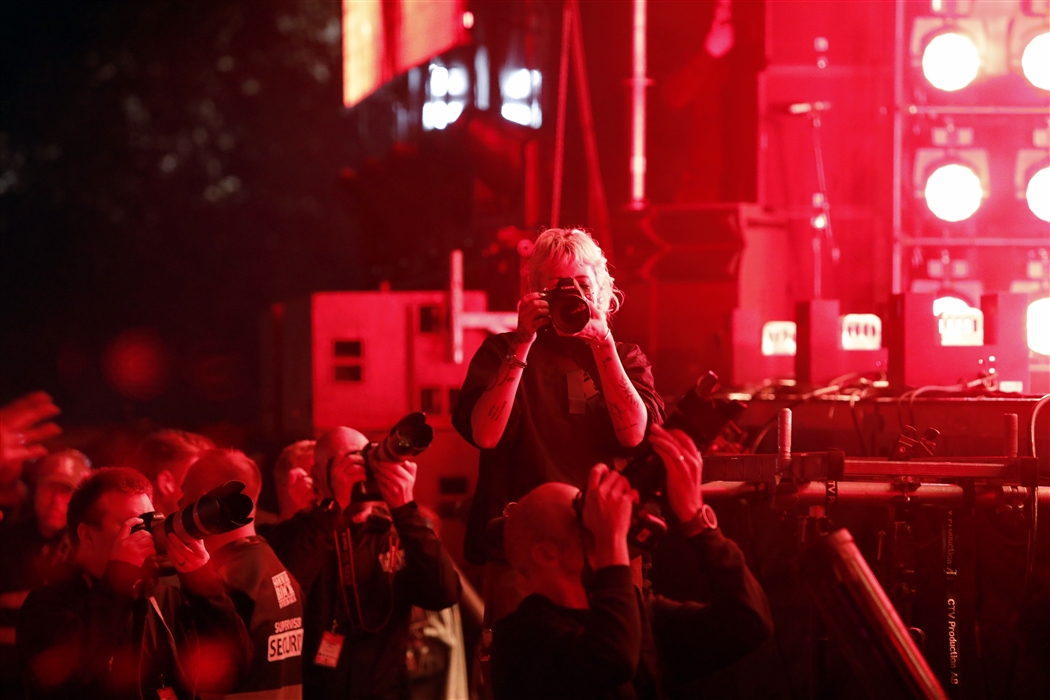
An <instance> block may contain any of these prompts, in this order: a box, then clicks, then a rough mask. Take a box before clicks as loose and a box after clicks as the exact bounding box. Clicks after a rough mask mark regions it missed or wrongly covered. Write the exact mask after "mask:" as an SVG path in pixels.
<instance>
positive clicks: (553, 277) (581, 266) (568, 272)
mask: <svg viewBox="0 0 1050 700" xmlns="http://www.w3.org/2000/svg"><path fill="white" fill-rule="evenodd" d="M563 277H571V278H573V279H574V280H576V282H577V284H579V285H580V289H581V290H583V295H584V296H585V297H587V299H588V300H589V301H590V302H591V303H592V304H595V305H597V306H599V307H600V306H601V304H600V303H599V299H598V296H599V291H600V290H599V289H598V280H597V278H596V277H595V275H594V266H592V265H588V264H586V263H577V262H573V261H572V260H568V259H561V260H557V259H555V260H551V261H549V262H548V263H547V264H546V265H544V266H543V268H541V270H540V289H539V290H537V291H545V290H548V289H554V287H556V286H557V285H558V280H560V279H561V278H563Z"/></svg>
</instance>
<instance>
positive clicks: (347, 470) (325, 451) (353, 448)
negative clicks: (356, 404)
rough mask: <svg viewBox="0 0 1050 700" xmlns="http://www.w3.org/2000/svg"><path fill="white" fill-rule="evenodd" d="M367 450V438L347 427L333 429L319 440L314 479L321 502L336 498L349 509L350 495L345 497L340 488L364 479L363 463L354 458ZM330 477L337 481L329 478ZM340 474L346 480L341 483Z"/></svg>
mask: <svg viewBox="0 0 1050 700" xmlns="http://www.w3.org/2000/svg"><path fill="white" fill-rule="evenodd" d="M367 446H368V438H367V437H365V436H364V434H363V433H361V432H359V431H357V430H354V429H353V428H347V427H344V426H339V427H337V428H332V429H331V430H329V431H327V432H324V433H322V434H321V436H320V437H318V438H317V444H316V445H315V446H314V467H313V478H314V486H315V487H316V488H317V489H318V491H319V493H320V494H321V497H322V498H335V499H336V500H337V501H339V504H340V505H341V506H343V507H344V508H345V507H346V505H347V503H349V491H348V490H347V491H346V493H345V494H344V493H342V491H343V489H342V488H341V487H342V486H345V485H346V482H348V481H349V482H354V481H361V480H363V479H364V476H365V473H364V462H363V460H360V459H353V457H354V456H356V455H358V454H359V453H360V452H361V450H363V449H364V448H365V447H367ZM333 470H334V471H333ZM330 474H334V475H335V476H336V477H337V478H330ZM340 474H341V475H342V476H343V477H345V478H344V479H343V480H342V482H341V480H340V479H339V478H338V477H339V475H340ZM351 485H352V483H351ZM333 489H335V491H336V492H335V493H333ZM344 497H345V501H346V502H345V503H344Z"/></svg>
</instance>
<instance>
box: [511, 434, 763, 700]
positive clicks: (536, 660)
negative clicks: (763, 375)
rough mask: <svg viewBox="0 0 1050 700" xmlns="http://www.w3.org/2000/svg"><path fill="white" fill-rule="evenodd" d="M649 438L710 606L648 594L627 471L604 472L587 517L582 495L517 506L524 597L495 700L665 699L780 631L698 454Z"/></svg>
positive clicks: (546, 492)
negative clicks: (705, 484)
mask: <svg viewBox="0 0 1050 700" xmlns="http://www.w3.org/2000/svg"><path fill="white" fill-rule="evenodd" d="M650 440H651V442H652V444H653V447H654V448H655V450H656V452H657V453H658V454H659V455H660V457H661V458H662V459H663V462H664V465H665V467H666V469H667V491H668V497H669V501H670V505H671V510H672V511H673V512H674V514H675V516H676V517H677V518H678V520H679V522H681V523H683V525H682V530H683V533H684V534H685V535H686V537H687V539H688V542H689V544H690V546H691V548H692V549H693V552H694V554H695V556H696V557H697V561H698V564H699V566H700V570H701V571H702V572H703V573H704V574H705V575H706V579H707V583H708V586H709V588H710V591H711V600H710V602H709V603H706V604H699V603H694V602H685V603H680V602H676V601H673V600H669V599H667V598H663V597H660V596H654V595H651V594H649V593H648V592H645V593H643V592H642V590H641V589H640V587H639V586H640V584H641V579H640V575H632V566H631V563H632V562H631V559H630V554H629V552H628V548H627V532H628V530H629V529H630V524H631V509H632V505H633V504H634V503H635V502H636V501H637V498H638V496H637V493H636V492H635V491H634V490H633V489H631V487H630V484H629V483H628V482H627V480H626V479H625V478H624V477H623V476H622V475H620V474H619V473H618V472H616V471H610V470H609V469H608V468H607V467H606V466H605V465H602V464H599V465H597V466H595V467H594V468H593V469H592V470H591V472H590V474H589V478H588V483H587V488H586V491H585V492H584V494H583V496H582V507H581V504H580V503H579V502H577V499H578V498H580V491H579V490H578V489H576V488H575V487H572V486H569V485H567V484H558V483H546V484H542V485H540V486H538V487H536V488H535V489H533V490H532V491H530V492H529V493H528V494H526V495H525V497H523V498H522V499H521V501H520V502H518V503H516V504H511V505H510V506H508V508H507V516H506V523H505V528H504V548H505V552H506V555H507V559H508V561H509V562H510V565H511V567H512V568H513V569H514V575H515V577H516V581H517V585H518V589H519V591H520V593H521V594H522V596H523V597H524V598H523V600H522V602H521V604H520V605H519V606H518V609H517V610H515V611H514V612H513V613H511V614H510V615H508V616H507V617H505V618H503V619H502V620H500V621H498V622H497V623H496V624H495V626H494V628H493V637H492V652H491V663H492V666H491V668H492V685H493V693H494V697H495V698H496V700H505V699H514V698H521V699H522V700H525V699H527V698H574V699H575V698H661V697H663V689H665V688H672V687H674V686H675V685H679V684H681V683H685V682H687V681H690V680H693V679H694V678H697V677H700V676H702V675H705V674H707V673H710V672H713V671H715V670H717V669H720V668H723V667H725V666H727V665H729V664H730V663H732V662H734V661H736V660H737V659H739V658H741V657H742V656H744V655H745V654H746V653H748V652H749V651H750V650H752V649H753V648H755V647H756V646H758V645H759V644H760V643H761V642H762V641H764V640H765V639H766V638H767V637H768V636H769V635H770V634H771V633H772V620H771V618H770V613H769V605H768V603H767V601H766V598H765V594H764V593H763V592H762V589H761V587H760V586H759V585H758V582H757V581H756V580H755V579H754V577H753V576H752V575H751V572H750V571H748V569H747V566H746V564H745V563H744V556H743V554H742V553H741V552H740V549H739V548H738V547H737V546H736V545H735V544H734V543H733V542H732V541H730V540H727V539H726V538H725V537H724V536H723V535H722V533H721V531H720V530H719V529H718V522H717V518H716V517H715V515H714V512H713V511H712V510H711V507H710V506H708V505H705V504H704V502H703V497H702V492H701V490H700V482H701V476H702V469H703V461H702V460H701V458H700V454H699V452H697V450H696V446H695V445H694V444H693V442H692V441H691V440H690V439H689V438H688V436H686V435H685V434H684V433H681V432H680V431H674V432H673V433H672V432H668V431H666V430H663V429H662V428H660V427H659V426H654V427H653V428H652V435H651V437H650ZM635 571H636V572H640V568H638V567H635Z"/></svg>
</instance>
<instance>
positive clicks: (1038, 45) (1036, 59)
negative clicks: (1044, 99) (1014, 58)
mask: <svg viewBox="0 0 1050 700" xmlns="http://www.w3.org/2000/svg"><path fill="white" fill-rule="evenodd" d="M1021 69H1022V70H1024V77H1026V78H1028V82H1030V83H1031V84H1032V85H1035V86H1036V87H1037V88H1042V89H1043V90H1050V33H1047V32H1044V33H1042V34H1039V35H1037V36H1036V37H1035V38H1034V39H1032V40H1031V41H1029V42H1028V46H1026V47H1024V53H1023V54H1021Z"/></svg>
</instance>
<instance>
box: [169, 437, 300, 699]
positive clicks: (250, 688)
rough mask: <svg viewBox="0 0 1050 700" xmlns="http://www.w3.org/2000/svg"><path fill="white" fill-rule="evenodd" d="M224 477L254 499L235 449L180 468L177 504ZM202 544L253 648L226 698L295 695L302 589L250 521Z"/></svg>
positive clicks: (249, 467)
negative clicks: (245, 669)
mask: <svg viewBox="0 0 1050 700" xmlns="http://www.w3.org/2000/svg"><path fill="white" fill-rule="evenodd" d="M227 481H240V482H241V483H243V484H244V492H243V493H244V494H245V495H247V496H248V497H250V498H251V499H252V502H253V503H255V502H256V501H258V499H259V491H260V489H261V488H262V475H261V474H260V472H259V467H258V466H257V465H256V464H255V462H253V461H252V460H251V459H249V458H248V457H247V456H246V455H245V454H244V453H243V452H240V451H238V450H207V451H205V452H202V453H201V454H200V456H199V458H198V459H197V461H195V462H194V463H193V464H192V465H191V466H190V467H189V469H187V471H186V475H185V477H184V479H183V481H182V499H181V500H180V502H179V506H180V507H182V508H185V507H187V506H189V505H191V504H193V503H194V502H196V501H197V500H198V499H199V498H200V497H201V496H203V495H204V494H206V493H207V492H208V491H211V490H212V489H214V488H216V487H218V486H222V485H223V484H225V483H226V482H227ZM252 514H253V515H254V514H255V512H254V510H253V512H252ZM204 546H205V547H206V548H207V550H208V553H209V554H210V555H211V562H212V566H214V567H215V571H216V572H217V573H218V574H219V577H220V578H221V579H222V581H223V583H224V584H225V585H226V590H227V593H228V594H229V596H230V599H231V600H232V601H233V604H234V607H236V608H237V613H238V614H239V615H240V616H241V619H242V620H244V626H245V627H246V628H247V629H248V636H249V637H251V640H252V646H253V650H254V653H253V654H252V661H251V666H250V667H249V669H248V675H247V677H246V678H245V681H244V683H243V684H242V685H241V686H240V687H238V688H237V689H236V691H235V692H234V693H232V694H230V695H228V696H227V697H230V698H237V697H241V696H242V694H243V697H246V698H248V697H250V698H261V697H266V698H280V699H281V700H296V699H297V698H301V697H302V696H303V686H302V682H303V681H302V652H303V592H302V589H301V588H300V587H299V583H298V582H297V581H296V580H295V578H294V577H292V576H291V574H289V573H288V571H287V570H286V569H285V567H284V564H282V563H281V562H280V560H279V559H278V558H277V555H276V554H274V552H273V550H272V549H271V548H270V545H269V544H267V542H266V540H264V539H263V538H262V537H259V536H258V535H256V534H255V523H254V522H250V523H248V524H247V525H244V526H242V527H240V528H237V529H236V530H233V531H232V532H227V533H223V534H220V535H212V536H211V537H207V538H205V540H204Z"/></svg>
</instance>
